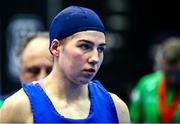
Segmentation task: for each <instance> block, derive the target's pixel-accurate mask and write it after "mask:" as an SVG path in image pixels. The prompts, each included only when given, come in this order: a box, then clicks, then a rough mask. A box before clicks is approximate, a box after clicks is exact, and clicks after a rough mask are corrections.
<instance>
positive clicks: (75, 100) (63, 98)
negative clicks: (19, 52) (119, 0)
mask: <svg viewBox="0 0 180 124" xmlns="http://www.w3.org/2000/svg"><path fill="white" fill-rule="evenodd" d="M69 41H70V42H69ZM105 45H106V43H105V36H104V34H103V33H101V32H97V31H83V32H79V33H77V34H75V35H74V36H73V38H72V37H70V38H67V39H66V41H65V43H64V44H63V45H61V42H59V41H58V40H56V39H55V40H54V42H53V43H52V46H51V52H52V54H53V56H54V65H53V70H52V72H51V73H50V74H49V75H48V76H47V77H46V78H44V79H43V83H44V89H45V92H46V94H47V95H48V96H49V98H50V100H51V102H52V103H53V105H54V106H55V109H56V111H57V112H58V113H59V114H61V115H63V116H64V117H67V118H74V119H82V118H86V117H87V116H88V114H89V110H90V104H91V103H90V98H89V91H88V82H89V81H90V80H92V78H93V77H94V76H95V75H96V73H97V71H98V70H99V67H100V65H101V64H102V61H103V50H104V47H105ZM72 68H73V69H72ZM88 68H93V69H95V72H94V73H91V74H90V76H87V71H85V69H88ZM88 74H89V73H88ZM111 96H112V98H113V101H114V103H115V106H116V110H117V113H118V118H119V120H120V122H130V119H129V112H128V109H127V106H126V104H125V103H124V102H123V101H122V100H121V99H120V98H119V97H118V96H117V95H115V94H111ZM17 98H18V99H19V100H18V101H17ZM12 103H13V104H12ZM10 110H11V111H10ZM12 110H13V111H12ZM0 112H1V113H0V114H1V115H2V116H1V119H0V122H23V123H33V117H32V112H31V106H30V103H29V100H28V97H27V96H26V94H25V93H24V91H23V90H22V89H21V90H20V91H18V92H17V93H16V94H14V95H13V96H11V97H10V98H8V99H7V100H6V101H5V103H4V104H3V107H2V109H1V111H0Z"/></svg>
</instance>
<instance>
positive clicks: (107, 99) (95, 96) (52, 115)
mask: <svg viewBox="0 0 180 124" xmlns="http://www.w3.org/2000/svg"><path fill="white" fill-rule="evenodd" d="M22 87H23V89H24V90H25V92H26V94H27V95H28V97H29V100H30V104H31V109H32V113H33V119H34V123H118V122H119V121H118V116H117V112H116V108H115V105H114V102H113V99H112V98H111V96H110V94H109V93H108V92H107V90H106V89H105V88H104V87H103V86H102V85H101V83H100V82H99V81H97V80H94V81H91V82H90V83H89V84H88V88H89V92H90V103H91V106H90V111H89V115H88V116H87V117H86V118H83V119H71V118H66V117H64V116H63V115H61V114H59V113H58V112H57V111H56V109H55V107H54V106H53V104H52V102H51V100H50V99H49V97H48V96H47V95H46V93H45V92H44V90H43V88H42V87H41V86H40V84H39V83H38V82H36V83H31V84H22Z"/></svg>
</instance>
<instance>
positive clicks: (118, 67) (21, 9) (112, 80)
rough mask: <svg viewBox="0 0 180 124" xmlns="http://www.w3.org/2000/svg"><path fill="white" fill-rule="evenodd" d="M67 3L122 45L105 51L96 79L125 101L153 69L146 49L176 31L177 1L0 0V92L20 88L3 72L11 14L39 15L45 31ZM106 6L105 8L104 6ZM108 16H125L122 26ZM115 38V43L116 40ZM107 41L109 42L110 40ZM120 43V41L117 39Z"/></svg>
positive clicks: (179, 27) (178, 23)
mask: <svg viewBox="0 0 180 124" xmlns="http://www.w3.org/2000/svg"><path fill="white" fill-rule="evenodd" d="M109 1H113V2H117V3H121V2H120V1H124V2H125V3H126V6H127V7H126V9H124V10H121V11H114V10H112V9H113V8H111V7H110V6H109V4H108V2H109ZM68 5H81V6H85V7H88V8H91V9H93V10H94V11H96V12H97V13H98V15H99V16H100V17H101V18H102V20H103V21H104V24H105V27H106V29H107V32H109V33H111V34H116V36H118V35H119V36H120V37H121V38H122V39H123V40H122V41H121V43H122V45H121V46H120V47H119V48H118V49H117V48H112V49H111V51H110V52H107V54H105V60H109V62H107V61H105V62H104V63H103V65H102V67H101V69H100V71H99V72H98V74H97V76H96V78H97V79H99V80H100V81H102V82H103V85H104V87H105V88H106V89H108V90H109V91H111V92H113V93H116V94H117V95H118V96H119V97H121V98H122V99H123V100H124V101H125V102H127V103H128V97H129V94H130V92H131V90H132V88H133V87H134V86H135V84H136V83H137V81H138V80H139V78H140V77H141V76H143V75H144V74H147V73H150V72H152V71H153V61H152V59H151V56H150V54H149V50H150V48H151V47H152V46H153V45H154V44H156V43H158V42H160V40H161V39H162V38H163V37H165V36H166V35H167V34H169V33H176V34H179V32H180V19H179V16H180V14H179V12H180V11H179V4H178V1H177V0H171V1H168V0H1V2H0V14H1V15H0V55H1V56H0V64H1V66H0V69H1V71H0V72H1V73H0V74H1V75H0V77H1V79H0V81H1V82H0V86H1V88H0V94H1V95H4V94H7V93H10V92H13V91H14V90H17V89H19V88H20V85H19V83H17V82H15V81H14V82H13V81H12V80H10V79H9V74H8V73H7V63H8V62H7V55H8V54H7V52H6V51H7V50H6V49H7V48H6V46H7V44H6V37H5V35H6V30H7V26H8V24H9V23H10V20H11V18H12V16H14V15H16V14H35V15H38V16H40V17H41V20H42V23H43V25H44V26H45V30H49V24H50V22H51V20H52V17H53V16H55V15H56V14H57V12H59V11H60V10H61V9H63V8H65V7H67V6H68ZM108 6H109V7H108ZM116 6H119V7H121V5H120V4H119V5H117V4H116ZM112 15H117V16H119V17H125V18H126V21H125V22H124V25H126V26H125V27H124V28H119V29H117V28H115V27H114V28H112V27H111V26H110V25H111V24H114V21H113V20H111V19H109V20H110V21H109V22H108V21H107V20H108V18H109V17H111V16H112ZM118 40H119V39H118V38H117V40H116V42H118ZM110 42H111V41H110ZM119 42H120V41H119Z"/></svg>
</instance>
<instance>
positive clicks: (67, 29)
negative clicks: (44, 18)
mask: <svg viewBox="0 0 180 124" xmlns="http://www.w3.org/2000/svg"><path fill="white" fill-rule="evenodd" d="M86 30H95V31H99V32H103V33H105V29H104V25H103V23H102V21H101V19H100V18H99V16H98V15H97V14H96V13H95V12H94V11H93V10H91V9H88V8H84V7H79V6H70V7H67V8H65V9H64V10H62V11H61V12H60V13H58V14H57V15H56V16H55V18H54V19H53V21H52V23H51V27H50V46H51V43H52V41H53V40H54V39H58V40H62V39H64V38H66V37H68V36H70V35H73V34H75V33H77V32H80V31H86Z"/></svg>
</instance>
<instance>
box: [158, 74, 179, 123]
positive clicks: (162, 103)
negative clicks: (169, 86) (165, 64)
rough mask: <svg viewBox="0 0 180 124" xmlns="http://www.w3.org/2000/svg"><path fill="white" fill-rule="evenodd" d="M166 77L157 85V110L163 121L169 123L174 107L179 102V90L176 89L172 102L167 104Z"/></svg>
mask: <svg viewBox="0 0 180 124" xmlns="http://www.w3.org/2000/svg"><path fill="white" fill-rule="evenodd" d="M166 92H167V91H166V79H165V77H164V78H163V79H162V80H161V81H160V86H159V92H158V95H159V108H160V109H159V110H160V117H161V119H162V122H163V123H170V122H172V119H173V116H174V114H175V112H176V108H177V107H178V105H179V104H180V90H178V92H177V94H176V95H175V97H174V98H173V101H172V103H171V104H170V105H169V106H168V105H167V104H166Z"/></svg>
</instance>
